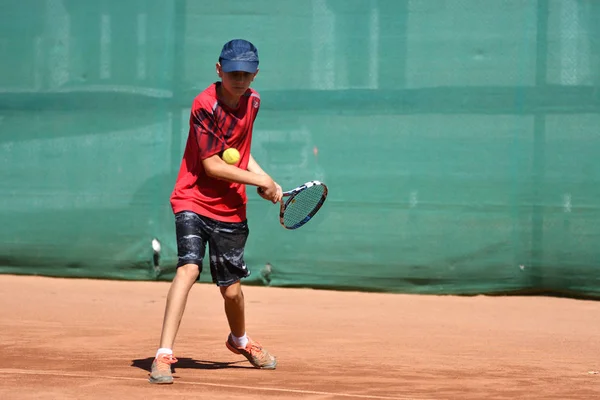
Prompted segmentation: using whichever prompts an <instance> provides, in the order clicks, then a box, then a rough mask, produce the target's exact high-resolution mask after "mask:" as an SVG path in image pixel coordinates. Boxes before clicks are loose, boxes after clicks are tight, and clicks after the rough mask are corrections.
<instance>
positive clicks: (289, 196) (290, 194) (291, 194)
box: [279, 181, 328, 230]
mask: <svg viewBox="0 0 600 400" xmlns="http://www.w3.org/2000/svg"><path fill="white" fill-rule="evenodd" d="M313 186H322V187H323V194H322V195H321V200H319V202H318V203H317V205H316V206H315V207H314V208H313V210H312V211H311V212H310V213H309V214H308V215H307V216H306V217H305V218H304V219H303V220H302V221H300V222H298V223H296V224H294V225H292V226H286V225H285V223H284V215H285V210H286V208H287V206H288V205H289V204H290V203H292V202H293V200H294V198H295V197H296V196H297V195H298V194H300V193H301V192H302V191H304V190H306V189H308V188H310V187H313ZM327 193H328V189H327V185H325V184H324V183H323V182H320V181H309V182H306V183H305V184H303V185H300V186H298V187H297V188H294V189H292V190H288V191H286V192H283V197H282V198H281V201H280V203H281V206H280V208H279V223H280V224H281V226H283V227H284V228H285V229H289V230H293V229H298V228H300V227H301V226H302V225H304V224H306V223H307V222H308V221H310V220H311V218H312V217H314V215H315V214H316V213H317V211H319V209H321V207H322V206H323V203H325V200H326V199H327ZM284 199H285V201H284Z"/></svg>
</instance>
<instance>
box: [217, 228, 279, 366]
mask: <svg viewBox="0 0 600 400" xmlns="http://www.w3.org/2000/svg"><path fill="white" fill-rule="evenodd" d="M215 224H216V227H215V230H213V233H212V235H211V238H210V240H209V246H210V271H211V274H212V278H213V281H214V282H215V283H216V284H217V286H219V289H220V290H221V295H222V296H223V301H224V303H225V315H226V316H227V322H228V323H229V328H230V330H231V334H230V335H229V336H228V338H227V342H226V343H225V344H226V346H227V348H228V349H229V350H231V351H232V352H234V353H235V354H241V355H243V356H244V357H246V358H247V359H248V361H250V363H251V364H252V365H253V366H255V367H256V368H264V369H274V368H275V366H276V365H277V359H276V358H275V357H274V356H273V355H271V354H269V352H268V351H267V350H266V349H264V348H263V347H262V346H261V345H260V344H258V343H257V342H255V341H253V340H252V339H250V338H249V337H247V336H246V320H245V312H244V311H245V310H244V293H243V291H242V285H241V283H240V280H241V279H242V278H246V277H247V276H249V275H250V271H249V270H248V268H247V267H246V263H245V261H244V247H245V245H246V239H247V238H248V225H247V224H246V222H241V223H222V222H216V223H215Z"/></svg>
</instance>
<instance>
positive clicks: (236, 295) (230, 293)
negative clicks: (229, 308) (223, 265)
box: [221, 283, 244, 302]
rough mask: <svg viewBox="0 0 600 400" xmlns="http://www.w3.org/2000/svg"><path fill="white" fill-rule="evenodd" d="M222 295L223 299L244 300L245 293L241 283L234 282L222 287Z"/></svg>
mask: <svg viewBox="0 0 600 400" xmlns="http://www.w3.org/2000/svg"><path fill="white" fill-rule="evenodd" d="M221 295H222V296H223V299H225V300H226V301H238V302H239V301H243V300H244V294H243V292H242V287H241V285H240V284H239V283H234V284H233V285H230V286H226V287H221Z"/></svg>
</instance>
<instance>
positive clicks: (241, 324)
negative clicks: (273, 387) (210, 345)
mask: <svg viewBox="0 0 600 400" xmlns="http://www.w3.org/2000/svg"><path fill="white" fill-rule="evenodd" d="M220 289H221V295H222V296H223V300H224V301H225V314H226V315H227V322H228V323H229V328H230V330H231V333H230V334H229V336H228V337H227V342H225V345H226V346H227V348H228V349H229V350H231V351H232V352H234V353H235V354H241V355H243V356H244V357H246V358H247V359H248V361H250V363H251V364H252V365H253V366H255V367H256V368H262V369H275V367H276V366H277V359H276V358H275V356H273V355H272V354H270V353H269V352H268V351H267V350H266V349H265V348H264V347H262V346H261V345H260V344H259V343H258V342H255V341H254V340H252V339H250V338H249V337H248V336H246V324H245V314H244V293H243V292H242V286H241V284H240V282H239V281H238V282H236V283H233V284H231V285H229V286H222V287H220Z"/></svg>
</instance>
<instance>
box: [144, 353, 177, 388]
mask: <svg viewBox="0 0 600 400" xmlns="http://www.w3.org/2000/svg"><path fill="white" fill-rule="evenodd" d="M176 362H177V359H176V358H175V357H173V355H172V354H165V353H161V354H159V355H158V356H157V357H156V358H155V359H154V361H153V362H152V372H151V373H150V378H149V379H148V380H149V381H150V383H173V373H172V372H171V364H175V363H176Z"/></svg>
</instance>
